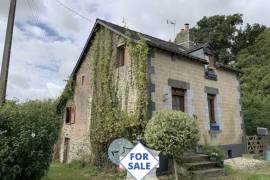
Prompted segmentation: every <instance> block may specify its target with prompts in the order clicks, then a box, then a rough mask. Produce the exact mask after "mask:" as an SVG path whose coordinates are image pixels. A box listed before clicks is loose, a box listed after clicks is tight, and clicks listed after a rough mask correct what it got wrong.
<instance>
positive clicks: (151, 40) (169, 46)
mask: <svg viewBox="0 0 270 180" xmlns="http://www.w3.org/2000/svg"><path fill="white" fill-rule="evenodd" d="M100 25H101V26H104V27H106V28H108V29H110V30H111V31H113V32H115V33H117V34H119V35H121V36H123V37H128V36H127V34H128V35H129V36H130V37H131V39H132V40H133V41H135V42H136V41H138V40H139V39H140V37H139V34H140V35H141V36H142V37H143V38H144V39H145V41H146V43H147V44H148V45H150V46H153V47H156V48H159V49H162V50H165V51H169V52H172V53H175V54H178V55H181V56H184V57H187V58H188V59H190V60H193V61H196V62H200V63H203V64H207V61H206V60H205V59H201V58H199V57H196V56H193V55H191V54H189V53H190V52H191V50H190V49H187V48H185V47H183V46H180V45H177V44H175V43H172V42H169V41H164V40H162V39H158V38H155V37H153V36H150V35H147V34H143V33H139V32H136V31H133V30H131V29H127V28H125V27H122V26H118V25H116V24H113V23H110V22H107V21H104V20H101V19H97V20H96V22H95V25H94V27H93V29H92V32H91V33H90V35H89V37H88V40H87V42H86V44H85V47H84V49H83V51H82V53H81V55H80V57H79V60H78V61H77V64H76V66H75V68H74V70H73V72H72V75H73V74H76V72H77V71H78V69H79V67H80V65H81V64H82V61H83V59H84V56H85V55H86V51H87V49H88V47H89V46H90V44H91V40H92V38H93V36H94V33H95V31H96V29H97V27H98V26H100ZM204 45H205V44H204ZM199 48H200V47H199ZM197 49H198V47H197ZM193 51H194V50H193ZM220 67H222V66H220ZM230 70H231V71H233V70H234V69H233V68H230ZM236 72H237V70H236Z"/></svg>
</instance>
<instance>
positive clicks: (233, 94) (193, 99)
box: [151, 50, 242, 145]
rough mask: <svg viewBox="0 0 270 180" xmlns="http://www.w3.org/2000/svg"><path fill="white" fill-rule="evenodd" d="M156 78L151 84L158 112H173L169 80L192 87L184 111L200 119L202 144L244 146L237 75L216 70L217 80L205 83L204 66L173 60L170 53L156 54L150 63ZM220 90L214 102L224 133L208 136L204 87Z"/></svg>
mask: <svg viewBox="0 0 270 180" xmlns="http://www.w3.org/2000/svg"><path fill="white" fill-rule="evenodd" d="M151 64H152V66H153V67H154V74H152V76H151V81H152V83H153V84H154V86H155V91H154V92H152V101H153V102H154V103H155V109H156V110H157V111H158V110H160V109H171V107H172V105H171V92H170V90H171V87H170V85H169V82H168V81H169V79H172V80H177V81H179V82H184V83H187V84H188V85H189V88H187V89H186V90H187V91H186V102H185V103H186V107H185V111H186V112H187V113H188V114H190V115H193V116H195V117H196V118H197V125H198V127H199V129H200V133H201V138H200V143H201V144H211V145H225V144H241V143H242V129H241V123H242V121H241V115H240V111H241V107H240V104H239V100H240V93H239V89H238V86H239V82H238V79H237V75H236V73H233V72H230V71H227V70H223V69H216V72H217V76H218V80H217V81H214V80H208V79H205V74H204V73H205V72H204V65H203V64H201V63H199V62H195V61H193V60H190V59H187V58H185V57H183V56H172V54H171V53H168V52H165V51H162V50H155V55H154V57H153V58H152V59H151ZM206 86H208V87H211V88H216V89H218V94H217V95H216V101H215V107H216V109H215V113H216V114H215V117H216V121H217V122H218V123H219V124H220V127H221V131H220V132H218V133H209V128H210V124H209V115H208V103H207V93H206V92H205V87H206Z"/></svg>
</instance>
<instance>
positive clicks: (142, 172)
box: [120, 143, 159, 180]
mask: <svg viewBox="0 0 270 180" xmlns="http://www.w3.org/2000/svg"><path fill="white" fill-rule="evenodd" d="M120 164H121V165H122V166H123V167H125V168H126V170H127V171H128V172H129V173H130V174H131V175H132V176H133V177H134V178H135V179H136V180H142V179H143V178H144V177H145V176H146V175H147V174H149V173H150V172H151V171H152V170H153V169H154V168H156V167H158V165H159V161H158V160H157V159H156V158H155V156H153V155H152V154H151V153H150V152H149V150H148V149H147V148H145V147H144V146H143V145H142V144H141V143H138V144H137V145H136V146H135V147H134V148H133V149H132V150H131V151H130V152H129V153H128V154H127V155H126V156H124V157H123V158H122V159H121V160H120Z"/></svg>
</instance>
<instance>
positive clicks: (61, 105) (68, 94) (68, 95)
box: [56, 76, 74, 114]
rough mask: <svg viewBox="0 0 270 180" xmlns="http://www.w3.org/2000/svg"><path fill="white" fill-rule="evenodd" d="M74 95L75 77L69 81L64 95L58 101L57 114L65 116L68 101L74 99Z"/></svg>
mask: <svg viewBox="0 0 270 180" xmlns="http://www.w3.org/2000/svg"><path fill="white" fill-rule="evenodd" d="M73 95H74V80H73V76H71V77H70V78H69V80H68V81H67V84H66V87H65V89H64V91H63V93H62V95H61V96H60V97H59V99H58V100H57V106H56V112H57V113H58V114H63V112H64V110H65V107H66V104H67V102H68V100H70V99H72V98H73Z"/></svg>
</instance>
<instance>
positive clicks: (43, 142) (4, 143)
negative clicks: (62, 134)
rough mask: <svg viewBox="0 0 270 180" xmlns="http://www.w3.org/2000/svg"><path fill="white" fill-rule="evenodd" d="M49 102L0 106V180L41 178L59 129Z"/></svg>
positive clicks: (51, 104)
mask: <svg viewBox="0 0 270 180" xmlns="http://www.w3.org/2000/svg"><path fill="white" fill-rule="evenodd" d="M59 125H60V123H59V117H58V116H57V115H56V114H55V106H54V103H53V102H52V101H30V102H26V103H22V104H16V103H14V102H7V103H6V104H5V105H3V106H1V107H0V132H1V133H0V164H1V168H0V179H2V180H17V179H18V180H26V179H27V180H29V179H41V177H42V176H43V175H45V173H46V171H47V170H48V167H49V164H50V161H51V158H52V152H53V145H54V143H55V141H56V139H57V135H58V130H59Z"/></svg>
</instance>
